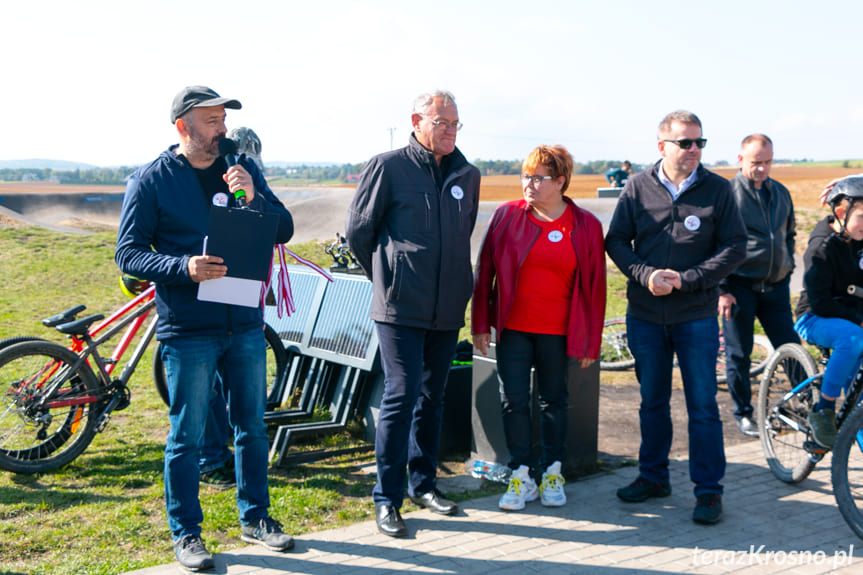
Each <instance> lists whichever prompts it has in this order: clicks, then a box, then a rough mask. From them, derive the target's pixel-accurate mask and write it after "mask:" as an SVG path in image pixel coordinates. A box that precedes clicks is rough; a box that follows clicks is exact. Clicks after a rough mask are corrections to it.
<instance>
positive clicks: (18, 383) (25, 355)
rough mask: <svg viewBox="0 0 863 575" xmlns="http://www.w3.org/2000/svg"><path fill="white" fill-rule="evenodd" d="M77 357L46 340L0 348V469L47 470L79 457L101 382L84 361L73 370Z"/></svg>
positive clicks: (91, 427) (95, 410) (86, 440)
mask: <svg viewBox="0 0 863 575" xmlns="http://www.w3.org/2000/svg"><path fill="white" fill-rule="evenodd" d="M77 359H78V357H77V356H76V355H75V354H74V353H72V352H71V351H69V350H68V349H66V348H64V347H63V346H60V345H58V344H55V343H51V342H46V341H28V342H23V343H18V344H15V345H10V346H8V347H6V348H5V349H3V350H2V351H0V390H3V391H2V395H0V469H5V470H7V471H12V472H13V473H25V474H30V473H42V472H46V471H51V470H53V469H57V468H59V467H62V466H63V465H66V464H67V463H69V462H70V461H72V460H73V459H75V458H76V457H78V455H80V454H81V452H82V451H84V449H86V448H87V446H88V445H89V444H90V442H91V441H92V440H93V436H94V435H95V434H96V427H95V426H96V419H97V415H98V413H99V411H100V410H99V407H100V405H101V403H100V402H99V401H97V398H98V391H99V386H98V384H97V380H96V377H95V376H94V375H93V372H92V371H91V370H90V368H89V367H88V366H87V365H86V364H82V365H81V366H80V367H79V368H78V369H77V370H75V371H72V369H71V367H72V365H73V364H74V363H75V362H76V361H77ZM49 388H50V395H48V396H46V393H48V392H49Z"/></svg>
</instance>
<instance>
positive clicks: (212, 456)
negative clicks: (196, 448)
mask: <svg viewBox="0 0 863 575" xmlns="http://www.w3.org/2000/svg"><path fill="white" fill-rule="evenodd" d="M225 395H226V394H225V392H224V390H223V389H222V378H220V377H219V376H218V375H217V376H216V384H215V385H214V386H213V390H212V391H211V392H210V413H209V416H208V417H207V423H206V428H205V431H204V445H202V446H201V459H200V461H199V462H198V466H199V467H200V469H201V473H206V472H208V471H213V470H214V469H218V468H220V467H222V466H223V465H225V463H227V462H228V460H229V459H231V458H233V456H234V455H233V453H231V450H230V449H229V448H228V438H229V436H230V434H231V424H230V422H229V421H228V404H227V401H226V399H225Z"/></svg>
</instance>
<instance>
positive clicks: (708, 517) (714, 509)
mask: <svg viewBox="0 0 863 575" xmlns="http://www.w3.org/2000/svg"><path fill="white" fill-rule="evenodd" d="M720 517H722V496H721V495H719V494H718V493H703V494H701V495H699V496H698V502H697V503H696V504H695V511H693V512H692V520H693V521H695V522H696V523H701V524H703V525H713V524H714V523H718V522H719V518H720Z"/></svg>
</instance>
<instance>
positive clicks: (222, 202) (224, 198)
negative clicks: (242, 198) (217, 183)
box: [213, 192, 228, 208]
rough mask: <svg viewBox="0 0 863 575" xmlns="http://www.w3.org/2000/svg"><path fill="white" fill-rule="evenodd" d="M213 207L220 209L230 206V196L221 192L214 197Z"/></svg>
mask: <svg viewBox="0 0 863 575" xmlns="http://www.w3.org/2000/svg"><path fill="white" fill-rule="evenodd" d="M213 205H214V206H219V207H220V208H224V207H226V206H227V205H228V194H226V193H224V192H219V193H218V194H216V195H215V196H213Z"/></svg>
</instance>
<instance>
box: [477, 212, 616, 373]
mask: <svg viewBox="0 0 863 575" xmlns="http://www.w3.org/2000/svg"><path fill="white" fill-rule="evenodd" d="M563 199H564V201H566V203H567V204H569V205H570V206H571V207H572V211H573V221H574V223H575V226H574V229H573V232H572V246H573V248H574V249H575V255H576V258H577V264H576V277H575V282H574V283H573V292H572V298H571V300H570V301H571V307H570V311H569V329H568V332H567V336H566V353H567V355H568V356H571V357H576V358H579V359H583V358H591V359H597V358H598V357H599V346H600V342H601V340H602V325H603V322H604V321H605V248H604V243H603V239H602V224H600V223H599V220H597V219H596V217H595V216H594V215H593V214H591V213H590V212H588V211H586V210H583V209H581V208H579V207H578V206H577V205H575V202H573V201H572V200H571V199H569V198H568V197H566V196H564V197H563ZM529 210H530V208H529V207H528V206H527V202H525V201H524V200H523V199H522V200H517V201H512V202H507V203H505V204H501V205H500V206H499V207H498V208H497V209H496V210H495V212H494V214H493V215H492V217H491V221H490V222H489V224H488V228H487V229H486V232H485V238H483V241H482V247H481V248H480V253H479V261H478V262H477V265H476V271H475V275H476V277H475V280H474V288H473V303H472V304H471V332H472V333H473V334H480V333H491V328H492V327H495V328H496V329H498V331H499V330H500V328H501V327H502V326H504V325H506V318H507V316H508V315H509V311H510V309H511V308H512V299H513V297H514V294H515V287H516V285H517V282H518V272H519V270H520V269H521V264H522V262H524V260H525V258H526V257H527V254H528V252H530V249H531V248H532V247H533V244H534V242H535V241H536V239H537V238H538V237H539V234H540V227H539V226H537V225H536V224H534V223H533V222H531V221H530V218H528V211H529Z"/></svg>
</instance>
